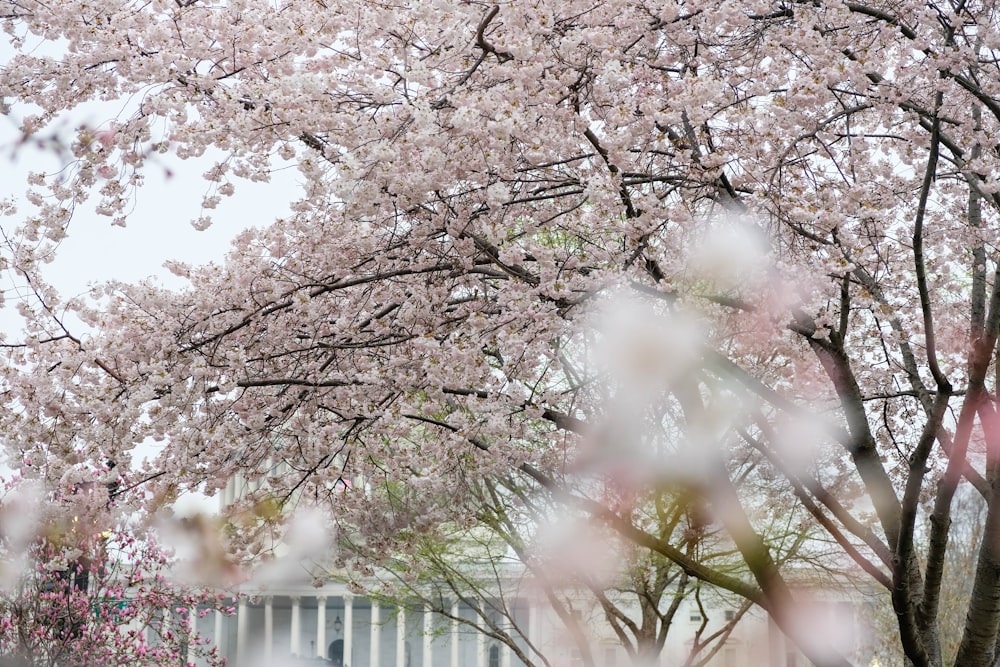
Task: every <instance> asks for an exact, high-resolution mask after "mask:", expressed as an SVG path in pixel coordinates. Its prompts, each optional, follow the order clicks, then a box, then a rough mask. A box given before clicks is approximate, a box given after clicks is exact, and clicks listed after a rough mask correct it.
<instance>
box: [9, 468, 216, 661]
mask: <svg viewBox="0 0 1000 667" xmlns="http://www.w3.org/2000/svg"><path fill="white" fill-rule="evenodd" d="M84 484H86V483H84ZM4 491H5V492H4V496H3V498H2V500H0V512H2V519H3V535H2V537H3V542H2V551H0V553H2V561H0V567H2V570H0V572H2V580H0V610H2V614H3V616H2V621H0V662H2V664H3V665H5V666H6V665H10V666H11V667H57V666H59V667H62V666H77V665H79V666H83V665H150V666H152V665H167V664H170V665H178V664H180V665H194V664H196V663H197V664H204V665H210V666H217V665H222V664H223V663H222V661H221V659H220V656H218V654H217V652H216V650H215V649H214V648H213V647H212V646H211V645H210V644H209V642H208V641H207V640H206V639H204V638H202V637H200V636H199V635H198V634H197V633H196V632H195V621H196V618H197V616H196V615H197V614H198V613H199V612H198V605H199V604H201V605H203V606H205V605H206V604H211V603H212V602H213V600H212V599H211V598H209V597H207V596H205V595H201V594H198V593H196V592H195V590H194V589H193V588H191V587H188V586H186V585H179V584H178V582H176V581H172V580H171V579H170V578H169V575H170V574H171V572H170V565H171V559H170V557H169V554H168V553H167V552H166V551H165V550H164V549H163V548H162V547H160V546H159V545H158V544H157V543H156V542H155V540H154V539H153V538H152V536H151V535H143V534H141V533H137V532H136V531H135V530H134V526H133V525H130V524H131V523H132V519H128V518H123V517H121V516H119V517H117V518H116V517H115V516H114V514H113V513H111V512H109V511H108V510H107V507H106V505H107V501H108V494H107V493H105V492H104V491H105V489H104V487H103V486H94V485H93V483H92V482H91V483H90V486H84V485H83V484H77V485H75V487H74V488H73V489H71V490H68V491H67V490H63V492H59V491H51V490H49V491H46V490H45V489H44V487H43V486H42V485H40V484H38V483H34V482H32V481H30V480H22V479H15V480H13V481H12V482H9V483H7V484H5V489H4ZM216 606H217V605H216Z"/></svg>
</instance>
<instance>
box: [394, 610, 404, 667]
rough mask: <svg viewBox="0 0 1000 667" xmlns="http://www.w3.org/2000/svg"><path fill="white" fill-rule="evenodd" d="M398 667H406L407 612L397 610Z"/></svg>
mask: <svg viewBox="0 0 1000 667" xmlns="http://www.w3.org/2000/svg"><path fill="white" fill-rule="evenodd" d="M396 667H406V610H405V609H403V608H402V607H398V608H397V609H396Z"/></svg>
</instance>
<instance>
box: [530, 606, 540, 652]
mask: <svg viewBox="0 0 1000 667" xmlns="http://www.w3.org/2000/svg"><path fill="white" fill-rule="evenodd" d="M528 644H529V645H530V646H533V647H534V649H535V652H536V653H537V654H538V655H541V651H542V607H541V605H540V604H538V603H537V602H534V601H532V602H529V603H528Z"/></svg>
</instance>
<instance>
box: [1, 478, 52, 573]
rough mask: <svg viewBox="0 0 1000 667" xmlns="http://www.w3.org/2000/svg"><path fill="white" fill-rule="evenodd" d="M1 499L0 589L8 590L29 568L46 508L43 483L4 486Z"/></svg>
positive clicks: (7, 484) (5, 484) (9, 482)
mask: <svg viewBox="0 0 1000 667" xmlns="http://www.w3.org/2000/svg"><path fill="white" fill-rule="evenodd" d="M4 492H5V493H4V497H3V498H2V500H0V542H2V543H3V545H4V547H5V548H4V552H5V553H4V554H3V559H2V560H0V590H8V589H10V588H11V587H13V586H15V585H16V584H17V583H18V581H19V580H20V579H21V576H22V574H23V572H24V571H25V570H26V569H27V568H28V567H29V563H28V550H29V548H30V547H31V545H32V543H33V542H34V541H35V540H36V539H37V536H38V532H39V519H40V517H39V508H41V507H44V503H43V502H42V498H43V493H42V487H41V485H40V484H36V483H32V482H29V481H20V482H18V481H16V480H12V481H8V482H5V483H4Z"/></svg>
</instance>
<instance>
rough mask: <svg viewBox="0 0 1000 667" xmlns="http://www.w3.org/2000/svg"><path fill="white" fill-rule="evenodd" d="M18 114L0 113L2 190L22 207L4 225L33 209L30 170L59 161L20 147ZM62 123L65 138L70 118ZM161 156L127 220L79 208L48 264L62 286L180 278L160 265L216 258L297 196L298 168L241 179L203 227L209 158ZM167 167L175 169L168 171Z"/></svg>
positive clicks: (73, 290)
mask: <svg viewBox="0 0 1000 667" xmlns="http://www.w3.org/2000/svg"><path fill="white" fill-rule="evenodd" d="M19 116H20V114H17V113H16V109H15V111H14V114H13V115H12V116H6V117H0V169H2V171H3V173H5V174H6V177H5V178H4V179H3V180H2V183H0V198H7V197H14V198H15V200H16V201H17V202H18V208H19V211H18V215H17V216H15V217H14V218H7V219H4V220H2V223H3V224H4V226H5V227H6V226H8V225H11V224H12V223H15V222H16V221H17V220H18V219H19V218H23V217H25V216H26V215H28V214H30V213H31V212H32V207H31V206H30V205H29V204H28V203H27V202H26V201H25V200H24V198H23V193H24V191H25V189H26V183H25V178H26V176H27V174H28V172H29V171H54V170H55V169H58V162H57V160H56V159H54V157H55V156H54V154H53V153H52V152H51V151H45V150H43V149H38V148H36V147H34V146H30V145H29V146H21V147H20V148H19V149H18V150H17V151H16V154H15V151H14V146H15V145H16V143H17V142H18V140H19V139H20V132H19V131H18V128H17V125H16V119H17V117H19ZM86 120H87V121H89V122H88V125H89V124H93V125H97V124H99V121H100V120H101V119H98V118H87V119H86ZM64 127H65V130H64V133H65V138H66V139H67V140H68V139H70V134H71V133H70V127H71V125H69V124H67V125H66V126H64ZM162 157H164V158H165V159H163V160H161V161H159V162H157V163H152V164H150V166H149V169H148V172H147V176H146V183H145V186H144V187H143V188H142V189H141V190H140V191H139V193H138V196H137V198H136V201H135V208H134V210H133V211H132V213H131V214H130V215H129V216H128V223H127V226H126V227H124V228H122V227H115V226H113V225H112V224H111V218H108V217H104V216H99V215H97V214H96V213H94V211H93V209H92V207H90V206H87V207H84V208H82V209H80V210H78V211H77V212H76V213H75V215H74V218H73V221H72V222H71V223H70V226H69V235H68V238H67V239H66V240H65V241H63V243H62V245H61V247H60V249H59V252H58V254H57V256H56V260H55V261H54V262H53V263H52V264H51V265H50V266H49V267H47V269H46V275H47V277H48V279H49V280H50V281H51V282H52V283H53V284H54V285H55V286H56V287H57V288H59V290H60V291H61V292H62V293H64V294H66V295H73V294H77V293H79V292H81V291H84V290H85V289H86V288H87V286H88V285H89V284H91V283H94V282H103V281H106V280H112V279H115V280H125V281H129V282H133V281H136V280H141V279H143V278H147V277H150V276H155V277H157V278H158V279H160V280H161V281H163V282H164V283H165V284H168V285H175V286H179V285H180V284H181V283H180V281H179V279H177V278H176V277H175V276H173V275H172V274H170V273H169V272H168V271H166V270H165V269H164V268H163V263H164V262H165V261H166V260H180V261H186V262H191V263H195V264H201V263H205V262H209V261H219V260H221V258H222V256H223V254H224V253H225V252H226V250H227V249H228V246H229V242H230V241H231V239H232V238H233V236H234V235H235V234H236V233H237V232H239V231H241V230H242V229H245V228H247V227H255V226H257V227H259V226H264V225H267V224H268V223H270V222H271V221H272V220H274V219H275V218H277V217H280V216H282V215H288V203H289V202H290V201H291V199H292V198H293V197H294V196H295V176H296V173H295V171H294V170H293V169H286V170H284V171H280V172H277V173H276V174H275V179H274V182H272V183H271V184H256V183H255V184H248V183H240V184H238V187H237V192H236V195H235V196H234V197H231V198H223V200H222V202H221V203H220V204H219V206H218V207H217V208H216V209H215V210H213V211H212V214H213V215H212V217H213V220H214V221H215V222H214V224H213V225H212V227H210V228H209V229H207V230H205V231H203V232H199V231H197V230H195V229H194V228H192V226H191V224H190V222H191V220H193V219H195V218H197V217H198V216H199V215H200V214H201V199H202V196H203V195H204V194H205V193H206V191H207V189H208V183H207V182H206V181H204V180H203V179H202V174H203V173H204V172H205V171H206V170H207V169H208V168H209V166H210V165H211V164H212V160H211V159H208V158H202V159H198V160H188V161H181V160H177V159H176V158H170V157H169V156H162ZM168 168H169V169H170V171H171V172H172V174H171V175H169V176H168V174H167V169H168ZM276 192H277V193H278V195H277V196H276V194H275V193H276Z"/></svg>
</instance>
